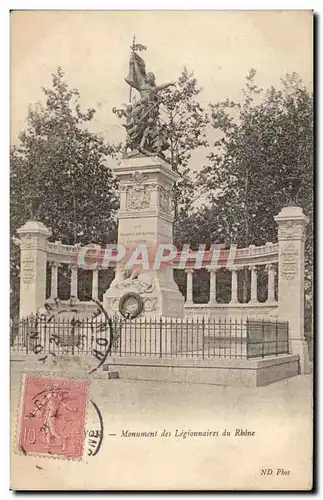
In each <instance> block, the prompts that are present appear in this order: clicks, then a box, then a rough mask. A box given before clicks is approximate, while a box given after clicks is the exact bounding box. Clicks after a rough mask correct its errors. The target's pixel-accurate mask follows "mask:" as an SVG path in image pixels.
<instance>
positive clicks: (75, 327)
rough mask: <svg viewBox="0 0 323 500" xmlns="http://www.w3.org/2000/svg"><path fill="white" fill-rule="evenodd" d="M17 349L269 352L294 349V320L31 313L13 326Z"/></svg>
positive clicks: (194, 354)
mask: <svg viewBox="0 0 323 500" xmlns="http://www.w3.org/2000/svg"><path fill="white" fill-rule="evenodd" d="M11 349H12V350H13V351H14V352H16V353H22V354H23V353H25V354H28V353H34V354H36V355H38V356H42V355H43V354H44V355H45V354H48V353H51V354H53V355H54V356H58V355H60V354H70V355H78V356H80V355H87V354H89V355H90V354H94V355H96V354H98V353H99V355H100V353H102V354H103V353H104V352H106V350H107V349H108V350H109V355H113V356H154V357H156V356H157V357H161V358H164V357H182V358H183V357H186V358H203V359H208V358H222V357H223V358H239V359H251V358H264V357H266V356H278V355H280V354H286V353H288V352H289V342H288V322H281V321H267V320H262V321H259V320H253V319H247V320H246V319H245V318H244V319H236V318H226V319H220V318H190V319H188V318H185V319H183V318H181V319H166V318H137V319H136V320H132V321H131V320H125V319H123V318H121V317H118V316H115V317H113V318H110V320H109V321H107V318H104V317H95V318H93V317H78V316H72V317H68V318H63V319H61V318H57V317H56V318H54V319H52V320H50V321H48V320H46V321H45V320H42V319H41V318H37V317H36V318H35V317H34V316H33V317H29V318H26V319H24V320H20V321H19V322H15V323H13V324H12V327H11Z"/></svg>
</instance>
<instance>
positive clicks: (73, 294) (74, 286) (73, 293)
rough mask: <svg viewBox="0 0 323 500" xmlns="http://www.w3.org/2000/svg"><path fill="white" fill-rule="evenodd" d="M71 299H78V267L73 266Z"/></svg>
mask: <svg viewBox="0 0 323 500" xmlns="http://www.w3.org/2000/svg"><path fill="white" fill-rule="evenodd" d="M70 267H71V297H75V298H77V265H76V264H72V265H71V266H70Z"/></svg>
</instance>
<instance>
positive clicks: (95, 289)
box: [92, 267, 99, 300]
mask: <svg viewBox="0 0 323 500" xmlns="http://www.w3.org/2000/svg"><path fill="white" fill-rule="evenodd" d="M98 297H99V268H98V267H96V268H95V269H93V271H92V299H94V300H98Z"/></svg>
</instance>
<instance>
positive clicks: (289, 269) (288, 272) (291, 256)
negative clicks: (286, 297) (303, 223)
mask: <svg viewBox="0 0 323 500" xmlns="http://www.w3.org/2000/svg"><path fill="white" fill-rule="evenodd" d="M281 257H282V261H281V274H282V276H283V277H284V279H286V280H287V281H291V280H293V279H294V278H295V277H296V275H297V272H298V262H299V251H298V250H297V248H295V246H294V245H293V244H292V243H290V244H289V245H286V246H285V247H284V248H283V250H282V251H281Z"/></svg>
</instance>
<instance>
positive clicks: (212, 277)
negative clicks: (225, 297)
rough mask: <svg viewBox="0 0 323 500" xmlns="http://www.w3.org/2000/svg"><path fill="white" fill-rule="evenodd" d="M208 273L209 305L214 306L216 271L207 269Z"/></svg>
mask: <svg viewBox="0 0 323 500" xmlns="http://www.w3.org/2000/svg"><path fill="white" fill-rule="evenodd" d="M208 270H209V272H210V300H209V304H210V305H212V304H216V303H217V302H216V277H217V276H216V270H215V269H210V268H208Z"/></svg>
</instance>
